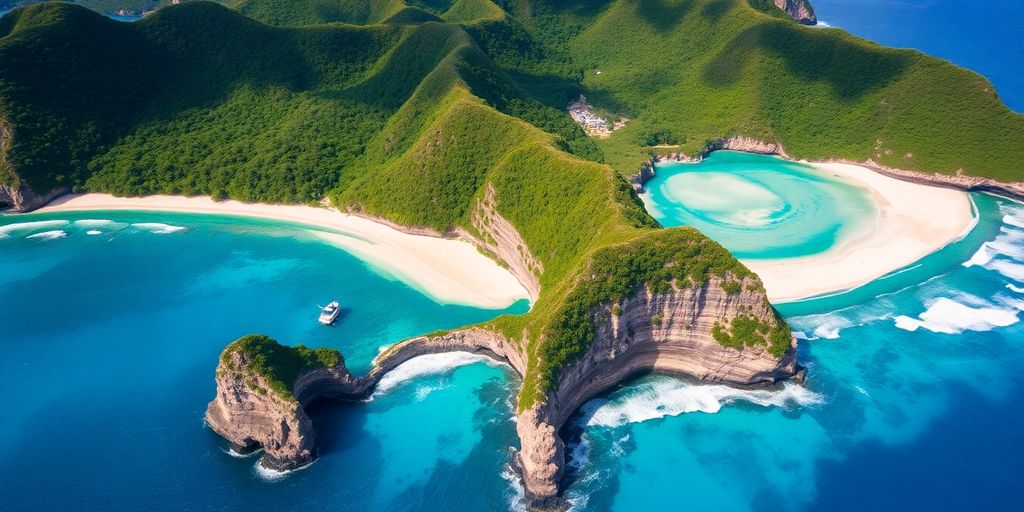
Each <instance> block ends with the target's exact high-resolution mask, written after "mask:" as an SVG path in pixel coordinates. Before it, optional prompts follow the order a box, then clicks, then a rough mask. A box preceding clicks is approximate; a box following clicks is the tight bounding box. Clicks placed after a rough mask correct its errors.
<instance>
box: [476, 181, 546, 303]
mask: <svg viewBox="0 0 1024 512" xmlns="http://www.w3.org/2000/svg"><path fill="white" fill-rule="evenodd" d="M497 201H498V200H497V197H496V194H495V191H494V186H493V185H491V184H490V183H488V184H487V190H486V192H485V193H484V197H483V198H482V199H480V200H478V201H477V204H476V208H474V210H473V215H472V223H473V227H474V228H476V230H477V231H479V232H480V234H481V235H482V240H481V239H474V242H475V243H476V244H477V245H479V246H481V247H483V248H485V249H487V250H488V251H490V252H491V254H494V255H495V256H497V257H498V259H500V260H501V261H503V262H505V264H506V265H508V269H509V271H511V272H512V275H514V276H516V279H518V280H519V282H520V283H522V284H523V287H525V288H526V290H527V292H528V293H529V294H530V300H531V301H532V302H535V301H536V300H537V297H538V296H539V295H540V280H539V277H538V276H540V274H541V273H542V272H544V265H543V264H541V262H540V260H538V259H537V258H536V257H534V256H533V254H531V253H530V248H529V247H528V246H527V245H526V241H525V240H523V237H522V236H521V235H520V234H519V231H517V230H516V228H515V226H513V225H512V223H511V222H509V221H508V220H507V219H505V218H504V217H502V216H501V214H499V213H498V202H497Z"/></svg>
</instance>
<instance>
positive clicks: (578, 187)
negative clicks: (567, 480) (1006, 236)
mask: <svg viewBox="0 0 1024 512" xmlns="http://www.w3.org/2000/svg"><path fill="white" fill-rule="evenodd" d="M227 3H228V4H229V5H230V6H231V7H233V9H229V8H227V7H225V6H223V5H220V4H216V3H209V2H189V3H186V4H184V5H179V6H171V7H166V8H162V9H160V10H158V11H157V12H156V13H154V14H152V15H150V16H147V17H146V18H144V19H143V20H141V21H138V22H135V23H131V24H125V23H118V22H114V21H111V20H108V19H106V18H105V17H103V16H101V15H99V14H96V13H94V12H91V11H89V10H86V9H84V8H82V7H79V6H75V5H71V4H62V3H47V4H43V5H36V6H32V7H28V8H24V9H19V10H16V11H14V12H12V13H10V14H8V15H6V16H5V17H3V18H2V19H0V134H4V133H12V134H13V135H12V136H10V137H8V140H7V141H6V143H4V141H2V140H0V184H4V185H6V186H8V187H19V186H24V187H30V188H32V189H34V190H36V191H37V192H46V191H49V190H51V189H54V188H56V187H67V188H73V189H76V190H89V191H105V192H112V193H115V194H122V195H138V194H149V193H170V194H187V195H194V194H209V195H213V196H215V197H218V198H219V197H233V198H237V199H242V200H253V201H265V202H295V203H317V202H319V201H320V200H321V199H322V198H324V197H330V198H331V199H332V201H333V202H334V204H336V205H338V206H340V207H342V208H348V209H350V210H353V211H360V212H363V213H366V214H370V215H374V216H380V217H385V218H387V219H390V220H392V221H395V222H399V223H402V224H406V225H411V226H423V227H429V228H433V229H434V230H437V231H439V232H446V231H448V230H450V229H453V228H461V229H463V230H466V231H468V232H469V233H472V234H474V235H476V236H477V237H479V238H480V239H483V240H487V239H488V236H489V235H488V234H487V232H486V229H485V228H486V226H485V225H482V224H480V223H479V222H477V219H475V217H474V214H475V212H479V211H480V209H481V208H483V205H489V206H488V207H490V208H493V210H494V212H495V213H497V214H499V215H500V216H501V217H503V218H504V219H507V220H508V221H509V222H510V223H511V224H512V226H514V227H515V228H516V230H517V231H518V233H519V234H520V235H521V237H522V239H523V241H524V245H523V246H522V247H519V248H517V249H518V250H519V251H521V252H523V253H528V254H530V255H532V257H533V258H535V260H536V261H535V262H534V263H532V264H531V269H532V271H533V272H535V273H536V274H537V275H538V278H539V282H540V286H541V290H542V292H541V294H540V297H539V299H538V300H537V301H536V303H535V304H534V307H533V309H532V311H531V312H530V313H529V314H527V315H523V316H516V317H502V318H499V319H496V320H495V321H494V322H493V323H492V325H493V326H494V327H495V328H498V329H501V330H503V331H504V332H506V333H507V334H509V336H510V337H511V338H513V339H524V340H525V343H526V347H527V352H528V353H529V354H530V355H531V357H532V358H533V360H532V361H531V364H530V365H529V371H528V375H527V381H526V382H525V384H524V386H523V391H522V392H521V393H522V394H521V401H520V406H521V407H525V406H528V405H529V404H530V402H531V401H532V400H533V399H534V398H535V397H536V393H537V392H538V391H540V390H544V389H548V388H549V387H550V386H551V385H552V383H553V382H554V380H555V379H556V378H557V375H558V373H557V372H558V369H559V368H561V367H562V365H564V364H565V363H566V362H567V361H570V360H572V358H573V357H575V356H576V355H577V354H579V353H581V351H583V350H585V349H586V346H587V343H589V338H588V334H587V333H588V332H590V331H589V330H588V329H590V328H592V325H590V323H589V322H590V320H589V319H588V318H587V317H586V313H585V312H586V311H588V310H589V308H590V307H591V306H593V305H594V304H597V303H599V302H605V301H608V300H613V299H616V298H618V297H621V296H622V295H624V294H626V293H628V292H629V291H630V290H632V289H634V288H635V287H637V286H640V285H641V284H647V285H649V286H652V287H654V288H658V287H664V286H667V284H666V283H668V282H670V281H672V280H675V282H683V281H685V282H703V281H704V280H705V279H707V277H708V276H710V275H718V276H729V275H732V276H742V275H747V273H748V271H747V270H746V269H745V268H743V266H742V265H740V264H739V262H737V261H736V260H735V258H733V257H732V256H730V255H729V254H728V253H727V252H725V251H724V250H723V249H721V247H719V246H718V245H717V244H714V243H713V242H710V241H709V240H708V239H706V238H705V237H703V236H702V235H700V234H699V233H697V232H695V231H693V230H689V229H673V230H660V229H657V225H656V223H655V222H654V220H653V219H651V217H649V216H648V215H647V214H646V212H644V211H643V209H642V207H641V206H640V204H639V202H638V200H637V198H636V197H635V196H634V195H633V193H632V192H631V190H630V188H629V187H628V185H627V184H626V182H625V181H624V180H623V179H622V177H621V174H627V173H631V172H633V171H634V170H635V169H636V167H637V165H639V163H640V161H642V160H643V159H644V158H646V155H647V154H648V153H649V152H650V151H651V148H649V147H646V144H648V143H649V141H654V142H658V141H666V140H669V141H671V140H675V141H678V142H679V143H680V148H681V150H684V151H697V150H699V149H701V148H702V147H703V146H704V144H705V143H706V141H707V140H709V139H715V138H718V137H721V136H724V135H730V134H741V135H748V136H753V137H761V138H765V139H772V140H778V141H781V142H782V143H784V144H785V145H786V147H787V148H788V149H789V151H790V152H791V153H792V154H794V155H795V156H798V157H811V158H819V157H827V156H838V157H845V158H852V159H866V158H875V159H876V160H880V161H882V162H883V163H887V164H890V165H894V166H897V167H902V168H908V169H922V170H929V171H939V172H954V171H956V170H959V169H963V170H964V171H965V172H967V173H971V174H978V175H984V176H991V177H995V178H999V179H1004V180H1016V181H1020V180H1021V179H1022V178H1021V174H1022V173H1021V168H1020V163H1019V162H1021V161H1024V118H1022V116H1020V115H1018V114H1014V113H1011V112H1010V111H1009V110H1008V109H1007V108H1006V107H1005V106H1004V105H1002V103H1000V102H999V100H998V98H997V97H996V95H995V93H994V92H993V91H992V89H991V86H990V85H989V84H988V82H987V81H985V80H984V79H983V78H981V77H979V76H978V75H975V74H973V73H970V72H968V71H965V70H962V69H959V68H956V67H954V66H952V65H950V64H948V63H945V62H941V61H938V60H935V59H932V58H928V57H925V56H923V55H921V54H919V53H916V52H911V51H904V50H889V49H884V48H880V47H877V46H875V45H871V44H869V43H865V42H863V41H860V40H857V39H855V38H853V37H851V36H848V35H846V34H845V33H842V32H840V31H836V30H819V29H810V28H806V27H802V26H800V25H798V24H796V23H795V22H793V21H792V20H789V19H788V18H782V17H780V16H779V15H778V14H779V13H777V12H775V13H774V14H773V13H772V12H768V13H766V12H762V11H761V10H758V9H755V8H753V7H751V5H750V4H749V3H748V2H747V1H745V0H735V1H730V0H688V1H682V0H680V1H673V0H630V1H626V0H602V1H584V0H578V1H573V0H549V1H528V0H503V1H499V2H492V1H490V0H455V1H446V0H420V1H415V2H411V1H410V2H402V1H400V0H380V1H370V2H356V1H352V0H319V1H318V0H305V1H294V2H273V1H271V0H237V1H232V2H227ZM769 11H771V9H769ZM265 23H268V24H265ZM598 70H600V71H601V73H600V74H598V73H597V71H598ZM581 92H583V93H586V94H587V95H588V96H589V97H590V98H591V99H592V101H593V102H594V103H595V104H596V105H597V106H598V107H599V108H601V109H603V110H605V111H608V112H611V113H614V114H622V115H625V116H627V117H629V118H630V121H629V123H628V124H627V125H626V127H625V128H623V129H622V130H620V131H617V132H615V133H614V134H613V135H612V136H611V137H609V138H607V139H600V140H598V139H593V138H590V137H587V136H586V135H585V134H584V133H583V131H582V130H581V129H580V128H579V127H578V126H576V125H575V124H574V123H573V122H572V121H571V120H570V119H569V117H568V116H567V115H566V114H565V111H564V109H565V105H566V104H567V102H568V101H569V100H570V99H572V98H575V97H576V96H578V95H579V94H580V93H581ZM908 155H909V156H908ZM605 161H607V162H608V163H610V164H611V165H607V164H605V163H603V162H605ZM481 222H483V221H481ZM680 248H682V249H680ZM665 269H676V270H673V271H666V270H665ZM595 276H604V277H603V278H602V280H600V281H599V282H597V281H594V279H595ZM776 334H779V333H772V334H771V336H769V337H770V338H771V339H773V340H774V339H782V338H785V336H781V335H779V336H776ZM783 334H784V333H783ZM766 336H767V335H766ZM723 339H724V340H727V341H728V342H729V343H734V342H735V340H732V339H731V338H729V337H728V336H724V337H723ZM766 339H768V338H766ZM787 339H788V338H787Z"/></svg>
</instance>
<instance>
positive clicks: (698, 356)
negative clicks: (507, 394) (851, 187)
mask: <svg viewBox="0 0 1024 512" xmlns="http://www.w3.org/2000/svg"><path fill="white" fill-rule="evenodd" d="M741 284H742V290H741V291H740V292H739V293H734V294H729V293H726V291H725V290H724V289H723V287H722V281H721V280H720V279H718V278H712V279H711V280H709V281H708V282H707V283H705V284H704V285H703V286H700V287H697V288H683V289H676V290H674V291H672V292H669V293H652V292H651V291H649V290H647V289H643V290H641V291H639V292H638V293H636V294H635V295H633V296H632V297H630V298H629V299H627V300H625V301H623V302H622V303H621V304H617V305H616V304H606V305H602V306H600V307H598V308H595V309H594V310H592V312H591V317H592V320H593V322H594V324H595V326H596V334H595V337H594V340H593V343H592V345H591V346H590V348H589V350H588V351H587V352H586V353H585V354H584V355H583V356H582V357H581V358H580V359H579V360H577V361H576V362H574V363H573V364H571V365H569V366H568V367H567V368H565V369H564V370H563V371H562V372H561V373H560V378H559V381H558V382H559V383H558V387H557V389H556V390H555V391H554V392H552V393H549V394H548V395H547V396H546V398H545V400H544V401H543V402H542V403H538V404H537V405H535V406H534V407H532V408H530V409H528V410H526V411H523V412H521V413H520V414H519V416H518V418H517V425H516V428H517V431H518V433H519V438H520V442H521V443H522V451H521V452H520V454H519V464H520V466H521V469H522V472H523V483H524V487H525V488H526V492H527V497H528V498H529V501H530V503H531V506H533V507H534V508H552V507H557V503H558V498H557V496H558V492H559V489H558V483H559V481H560V480H561V477H562V473H563V471H564V467H565V446H564V445H563V443H562V440H561V439H560V438H559V437H558V435H557V433H558V431H559V429H561V427H562V425H563V424H564V423H565V421H566V420H567V419H568V418H569V416H570V415H571V414H572V413H573V412H575V411H576V410H577V409H579V407H580V406H581V405H583V404H584V403H585V402H586V401H587V400H589V399H591V398H593V397H594V396H597V395H599V394H601V393H603V392H605V391H607V390H608V389H610V388H611V387H613V386H615V385H617V384H618V383H620V382H622V381H623V380H625V379H626V378H628V377H629V376H631V375H634V374H637V373H641V372H646V371H654V372H658V373H664V374H669V375H677V376H681V377H686V378H690V379H695V380H700V381H702V382H713V383H721V384H729V385H733V386H742V387H752V386H771V385H774V384H776V383H778V382H780V381H783V380H786V379H789V378H792V377H802V369H801V368H800V367H798V366H797V364H796V350H795V349H796V341H795V340H792V339H791V341H790V348H789V349H788V350H787V351H786V352H785V354H783V355H782V356H781V357H776V356H774V355H772V354H771V353H769V350H768V348H767V346H761V345H756V346H753V347H746V348H743V349H736V348H729V347H725V346H723V345H721V344H720V343H719V342H718V341H717V340H715V339H714V337H713V336H712V334H711V333H712V327H713V326H714V325H715V323H716V322H719V323H720V324H728V323H729V322H731V320H732V319H733V318H735V317H737V316H740V315H743V316H752V317H754V318H757V319H758V320H760V321H763V322H765V323H770V324H771V325H778V322H779V321H780V320H778V318H777V317H776V315H775V312H774V310H773V309H772V307H771V305H770V304H769V303H768V301H767V299H766V298H765V295H764V292H763V291H761V290H760V286H758V283H757V282H756V281H754V280H752V279H746V280H743V281H741ZM616 306H617V307H616ZM615 312H618V314H615Z"/></svg>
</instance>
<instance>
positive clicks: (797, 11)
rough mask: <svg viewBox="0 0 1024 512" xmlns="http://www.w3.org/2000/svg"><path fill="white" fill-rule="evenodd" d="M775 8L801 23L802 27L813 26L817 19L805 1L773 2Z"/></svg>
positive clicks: (779, 0) (778, 0)
mask: <svg viewBox="0 0 1024 512" xmlns="http://www.w3.org/2000/svg"><path fill="white" fill-rule="evenodd" d="M775 7H778V8H779V9H781V10H782V11H783V12H785V13H786V14H788V15H789V17H790V18H793V19H794V20H796V21H798V22H800V23H803V24H804V25H815V24H817V23H818V17H817V16H815V15H814V10H813V9H812V8H811V6H810V4H808V3H807V0H775Z"/></svg>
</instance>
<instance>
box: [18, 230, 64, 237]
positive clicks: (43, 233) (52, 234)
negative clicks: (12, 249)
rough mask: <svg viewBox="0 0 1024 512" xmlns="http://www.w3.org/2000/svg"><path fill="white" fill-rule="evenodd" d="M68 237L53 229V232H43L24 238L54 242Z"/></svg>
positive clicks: (62, 232)
mask: <svg viewBox="0 0 1024 512" xmlns="http://www.w3.org/2000/svg"><path fill="white" fill-rule="evenodd" d="M66 236H68V233H67V232H66V231H63V230H60V229H55V230H53V231H43V232H42V233H36V234H34V235H29V236H26V237H25V238H32V239H38V240H56V239H58V238H64V237H66Z"/></svg>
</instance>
